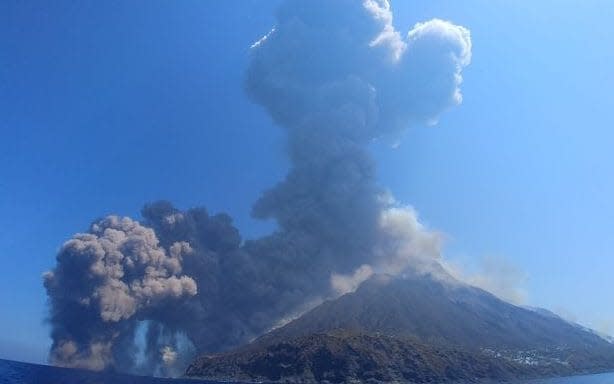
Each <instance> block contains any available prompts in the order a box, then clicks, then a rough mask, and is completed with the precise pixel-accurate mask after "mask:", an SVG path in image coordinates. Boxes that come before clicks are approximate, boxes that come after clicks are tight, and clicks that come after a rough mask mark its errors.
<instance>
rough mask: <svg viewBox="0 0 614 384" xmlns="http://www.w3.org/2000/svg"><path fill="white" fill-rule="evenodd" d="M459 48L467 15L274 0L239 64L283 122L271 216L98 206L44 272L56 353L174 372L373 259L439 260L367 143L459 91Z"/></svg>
mask: <svg viewBox="0 0 614 384" xmlns="http://www.w3.org/2000/svg"><path fill="white" fill-rule="evenodd" d="M470 57H471V42H470V38H469V31H468V30H466V29H465V28H463V27H460V26H456V25H453V24H450V23H448V22H445V21H441V20H431V21H428V22H425V23H419V24H416V25H415V26H414V28H413V29H411V31H409V33H408V34H407V35H406V36H405V37H403V36H401V34H400V33H399V32H397V31H396V30H395V28H394V27H393V25H392V13H391V11H390V8H389V4H388V3H387V2H386V1H385V0H380V1H377V0H362V1H361V0H337V1H329V0H288V1H285V2H284V3H283V4H282V5H281V7H280V8H279V10H278V13H277V23H276V25H275V27H274V28H273V29H272V30H271V31H270V32H269V33H268V34H267V35H266V36H264V37H263V38H261V39H260V40H259V41H257V42H256V43H255V44H254V45H253V46H252V48H251V63H250V66H249V68H248V71H247V76H246V90H247V93H248V95H249V97H250V98H251V99H252V100H254V102H256V103H258V104H260V105H262V106H263V107H264V108H265V109H266V110H267V111H268V112H269V113H270V115H271V117H272V118H273V120H274V122H275V123H276V124H277V125H279V126H280V127H282V128H283V129H284V130H285V131H286V133H287V137H288V141H287V150H288V156H289V158H290V161H291V168H290V171H289V173H288V175H287V176H286V178H285V179H284V180H283V181H281V182H280V183H279V184H277V185H276V186H274V187H273V188H271V189H270V190H268V191H266V192H265V193H264V194H263V195H262V196H261V198H260V199H259V200H258V201H257V202H256V203H255V204H254V207H253V215H254V216H255V217H257V218H273V219H275V220H276V221H277V223H278V229H277V231H275V232H274V233H272V234H271V235H269V236H266V237H264V238H260V239H257V240H249V241H242V239H241V237H240V235H239V232H238V230H237V229H236V228H234V227H233V225H232V221H231V219H230V217H229V216H227V215H225V214H217V215H210V214H209V213H208V212H207V211H206V210H205V209H204V208H198V209H190V210H188V211H180V210H178V209H176V208H174V207H173V206H172V205H171V204H170V203H168V202H156V203H153V204H149V205H146V206H145V208H144V209H143V211H142V216H143V221H142V223H141V224H139V223H137V222H135V221H133V220H131V219H128V218H118V217H115V216H109V217H107V218H106V219H103V220H100V221H97V222H95V223H94V224H93V225H92V228H91V229H90V231H89V232H88V233H86V234H77V235H75V236H74V237H73V239H71V240H69V241H68V242H67V243H65V244H64V246H63V247H62V249H61V250H60V252H59V254H58V256H57V266H56V268H55V269H54V270H53V271H51V272H48V273H47V274H46V275H45V287H46V288H47V292H48V295H49V297H50V303H51V314H50V323H51V325H52V338H53V346H52V350H51V354H50V356H51V361H52V363H54V364H58V365H64V366H72V367H85V368H92V369H105V368H109V369H117V370H123V371H140V372H145V373H158V374H172V373H173V372H176V369H180V365H181V364H182V362H183V364H185V361H186V358H189V356H190V355H191V354H193V353H201V352H211V351H219V350H224V349H227V348H230V347H233V346H236V345H238V344H240V343H244V342H246V341H248V340H250V339H251V338H253V337H255V336H257V335H259V334H262V333H263V332H265V331H266V330H268V329H270V328H271V327H274V326H275V325H278V324H280V323H281V322H283V321H285V320H287V319H288V318H289V317H292V316H293V315H296V314H299V313H300V312H301V311H304V310H305V309H306V308H308V307H309V306H310V305H313V304H314V303H317V302H319V301H321V300H323V299H325V298H328V297H331V296H334V295H338V294H342V293H344V292H347V291H350V290H353V289H355V288H356V286H357V285H358V284H360V282H362V281H364V280H365V279H367V278H368V277H369V276H370V275H371V274H372V273H374V272H378V271H382V272H387V273H401V272H403V271H405V270H407V268H413V269H421V268H429V266H431V265H436V263H437V259H438V258H439V250H440V243H441V242H440V239H439V236H438V235H437V234H436V233H434V232H431V231H428V230H427V229H425V228H424V227H423V226H422V225H421V224H420V223H419V221H418V219H417V216H416V214H415V213H414V211H413V210H412V209H410V208H407V207H403V206H400V205H399V204H397V203H396V202H395V201H394V199H393V198H392V197H391V195H390V194H389V193H388V192H386V191H385V190H383V189H382V188H380V187H379V186H378V185H377V182H376V175H375V166H374V164H373V161H372V159H371V157H370V156H369V154H368V152H367V146H368V144H369V143H370V142H371V141H373V140H374V139H377V138H380V137H388V138H393V139H397V138H398V137H399V136H400V135H401V133H402V132H403V131H404V130H405V129H406V128H407V127H409V126H411V125H412V124H413V125H417V124H434V123H435V122H436V121H437V118H438V116H439V114H440V113H442V112H443V111H444V110H445V109H447V108H448V107H450V106H453V105H455V104H458V103H460V101H461V95H460V91H459V86H460V83H461V80H462V79H461V70H462V68H463V67H464V66H466V65H467V64H468V63H469V61H470ZM142 327H146V331H145V345H144V346H140V345H138V343H137V342H136V341H135V340H136V339H137V333H138V332H139V329H142ZM181 340H183V342H182V341H181ZM139 348H140V351H139Z"/></svg>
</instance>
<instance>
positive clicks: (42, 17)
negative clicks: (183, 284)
mask: <svg viewBox="0 0 614 384" xmlns="http://www.w3.org/2000/svg"><path fill="white" fill-rule="evenodd" d="M277 3H278V2H277V1H271V2H262V1H255V0H254V1H226V2H216V3H212V2H197V1H194V2H190V1H183V2H172V3H171V2H163V1H154V2H147V3H145V2H142V3H139V2H126V3H119V2H117V3H115V2H98V3H93V2H89V3H87V2H69V1H58V2H51V3H43V2H40V3H39V2H34V1H32V2H17V1H6V2H3V3H2V4H0V133H1V136H0V137H1V138H2V140H0V210H1V211H2V213H3V214H2V215H0V229H1V230H0V261H1V263H2V265H3V268H2V276H3V277H2V278H1V279H0V308H2V312H1V313H2V315H1V316H0V358H14V359H24V360H30V361H37V362H41V361H44V360H45V355H46V349H47V346H48V344H49V339H48V336H47V333H48V329H47V327H46V326H45V324H44V316H45V313H46V306H45V305H46V304H45V292H44V289H43V287H42V284H41V274H42V272H44V271H45V270H48V269H50V268H51V267H52V266H53V265H54V262H55V260H54V257H55V253H56V251H57V249H58V247H59V246H60V245H61V244H62V242H63V241H65V240H66V239H67V238H69V237H70V236H71V235H72V234H73V233H74V232H77V231H81V230H85V229H87V227H88V225H89V224H90V222H91V221H92V220H93V219H95V218H97V217H100V216H103V215H106V214H109V213H117V214H121V215H129V216H133V217H138V215H139V213H138V212H139V210H140V208H141V206H142V205H143V204H144V203H145V202H148V201H152V200H156V199H161V198H164V199H168V200H171V201H173V202H174V203H175V204H176V205H177V206H178V207H181V208H187V207H190V206H196V205H205V206H206V207H207V208H209V209H210V210H211V211H226V212H228V213H230V214H231V215H232V216H233V217H234V219H235V222H236V224H237V226H238V227H239V228H240V229H241V231H242V233H243V235H244V237H247V238H249V237H255V236H257V235H260V234H263V233H266V232H267V231H270V230H271V228H272V224H271V223H266V222H265V223H263V222H260V221H256V220H253V219H252V218H250V216H249V212H250V207H251V204H252V203H253V202H254V201H255V200H256V199H257V197H258V196H259V195H260V193H261V191H263V190H264V189H266V188H268V187H270V186H271V185H273V184H274V183H275V182H276V181H277V180H279V179H281V178H282V177H283V175H284V174H285V171H286V169H287V166H288V162H287V160H286V158H285V155H284V149H283V141H284V136H283V134H282V132H281V131H280V130H279V129H278V128H277V127H275V126H274V125H273V124H272V122H271V121H270V118H269V117H268V116H267V115H266V113H265V112H264V111H263V110H261V109H260V108H259V107H257V106H255V105H253V104H251V103H250V102H249V100H247V98H246V96H245V94H244V91H243V85H242V81H243V75H244V71H245V68H246V66H247V59H248V57H247V52H248V48H249V46H250V45H251V43H253V42H254V41H255V40H257V39H258V38H259V37H260V36H261V35H263V34H264V33H266V32H267V31H268V30H269V29H270V27H271V26H272V24H273V15H274V9H275V8H276V5H277ZM393 11H394V13H395V25H396V27H397V29H399V30H400V31H403V32H404V31H407V30H409V28H410V27H411V26H412V25H413V24H414V23H415V22H418V21H422V20H426V19H430V18H433V17H438V18H443V19H448V20H451V21H453V22H455V23H457V24H461V25H464V26H466V27H467V28H469V29H470V30H471V35H472V40H473V58H472V63H471V65H470V66H469V67H468V68H466V69H465V71H464V73H463V78H464V83H463V86H462V89H463V95H464V99H463V104H462V105H461V106H460V107H457V108H454V109H453V110H451V111H449V112H448V113H446V114H445V115H444V116H443V117H442V119H441V120H440V122H439V124H438V125H437V126H436V127H413V128H412V129H410V131H409V132H408V133H407V134H406V135H405V137H404V138H403V140H402V142H401V145H400V146H399V147H398V148H396V149H391V148H390V147H388V146H385V145H380V144H378V145H374V148H373V150H374V153H375V156H376V159H377V162H378V167H379V175H380V180H381V184H382V185H384V186H386V187H388V188H389V189H390V190H391V191H393V192H394V194H395V196H396V197H397V198H398V199H399V200H400V201H402V202H404V203H408V204H411V205H413V206H414V207H415V208H416V209H417V210H418V211H419V212H420V216H421V218H422V220H423V221H424V222H426V223H427V224H428V225H429V226H430V227H431V228H434V229H437V230H439V231H442V232H444V233H445V234H446V237H447V247H446V251H445V253H446V256H447V257H448V258H450V259H452V260H454V261H456V262H458V263H461V264H466V265H468V266H469V267H468V268H471V267H472V266H473V267H477V266H479V264H480V260H481V259H483V258H487V257H495V258H498V259H502V260H506V263H509V264H510V265H513V266H514V267H515V268H517V269H518V270H520V271H522V273H523V274H524V275H525V276H526V278H527V279H526V282H525V283H524V284H525V286H524V288H525V289H526V291H527V292H528V298H527V304H530V305H536V306H543V307H546V308H549V309H552V310H555V311H558V312H560V313H563V314H565V315H567V316H573V317H574V318H575V319H576V320H578V321H580V322H582V323H583V324H587V325H590V326H594V327H598V328H601V329H607V327H608V326H609V327H610V328H609V329H610V332H612V333H614V309H613V307H612V305H611V297H612V288H613V285H612V282H611V274H612V271H613V270H614V259H613V258H612V257H611V253H612V252H613V251H614V237H612V236H611V234H610V231H611V229H612V225H611V224H610V222H609V219H611V218H612V217H614V202H613V201H612V199H611V196H613V195H614V193H613V192H614V180H613V179H612V177H611V175H612V174H614V172H613V171H614V153H612V150H611V148H612V147H613V144H614V132H613V131H612V129H611V127H613V126H614V110H613V108H612V106H614V97H613V96H612V93H611V90H612V89H614V77H612V76H611V74H610V72H611V63H612V61H613V58H614V42H613V41H612V37H611V36H614V26H612V24H611V22H610V20H609V18H608V16H607V15H608V14H612V12H614V4H612V3H611V2H607V1H583V2H579V1H575V2H572V1H556V2H555V1H540V2H531V1H516V2H504V1H487V0H483V1H467V2H462V3H461V2H457V1H428V2H427V1H423V2H405V1H403V2H401V1H398V2H396V3H393Z"/></svg>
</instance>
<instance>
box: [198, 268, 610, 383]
mask: <svg viewBox="0 0 614 384" xmlns="http://www.w3.org/2000/svg"><path fill="white" fill-rule="evenodd" d="M438 276H440V277H438V278H435V277H433V276H432V275H417V274H413V275H406V276H404V277H403V278H392V277H389V276H374V277H372V278H371V279H370V280H368V281H366V282H365V283H363V284H362V285H361V286H360V287H359V289H358V290H357V291H356V292H353V293H350V294H347V295H344V296H342V297H340V298H338V299H336V300H332V301H328V302H325V303H323V304H322V305H320V306H318V307H316V308H314V309H313V310H311V311H310V312H307V313H306V314H304V315H303V316H301V317H300V318H298V319H296V320H294V321H292V322H290V323H289V324H287V325H285V326H283V327H281V328H278V329H276V330H274V331H272V332H269V333H268V334H266V335H264V336H262V337H260V338H259V339H257V340H256V341H254V342H253V343H251V344H249V345H247V346H244V347H242V348H239V349H237V350H235V351H231V352H229V353H224V354H218V355H213V356H204V357H201V358H199V359H197V360H196V361H195V362H194V363H193V364H192V365H191V366H190V367H189V368H188V371H187V375H189V376H198V377H206V378H215V379H231V380H248V381H291V382H322V381H329V382H351V381H361V382H364V381H376V382H389V381H404V382H420V383H422V382H431V381H441V382H446V381H448V382H450V381H458V380H463V381H471V380H474V379H483V378H492V379H510V378H516V377H540V376H554V375H568V374H576V373H583V372H599V371H605V370H612V369H614V346H613V345H612V344H611V343H609V342H607V341H606V340H604V339H602V338H601V337H599V336H598V335H596V334H594V333H593V332H590V331H587V330H585V329H582V328H580V327H578V326H576V325H574V324H571V323H568V322H566V321H564V320H562V319H560V318H559V317H557V316H553V315H551V314H549V313H547V312H541V311H535V310H529V309H525V308H521V307H518V306H514V305H512V304H509V303H506V302H504V301H502V300H500V299H498V298H497V297H495V296H493V295H491V294H490V293H487V292H485V291H483V290H481V289H478V288H475V287H471V286H468V285H466V284H462V283H460V282H458V281H456V280H454V279H452V278H451V277H449V276H445V275H443V274H438ZM441 276H443V278H442V277H441Z"/></svg>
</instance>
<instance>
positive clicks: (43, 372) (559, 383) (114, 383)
mask: <svg viewBox="0 0 614 384" xmlns="http://www.w3.org/2000/svg"><path fill="white" fill-rule="evenodd" d="M203 383H209V384H212V383H213V382H207V381H200V380H188V379H162V378H153V377H143V376H129V375H116V374H108V373H97V372H89V371H82V370H75V369H63V368H56V367H49V366H45V365H36V364H27V363H19V362H14V361H7V360H1V359H0V384H203ZM224 384H229V383H224ZM507 384H511V383H507ZM518 384H614V373H607V374H600V375H589V376H574V377H563V378H556V379H545V380H531V381H528V382H527V381H523V382H519V383H518Z"/></svg>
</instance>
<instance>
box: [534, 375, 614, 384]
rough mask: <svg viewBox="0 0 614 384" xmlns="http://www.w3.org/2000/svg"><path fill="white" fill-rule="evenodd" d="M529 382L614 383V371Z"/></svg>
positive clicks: (543, 383)
mask: <svg viewBox="0 0 614 384" xmlns="http://www.w3.org/2000/svg"><path fill="white" fill-rule="evenodd" d="M528 384H614V373H604V374H600V375H588V376H572V377H560V378H556V379H544V380H532V381H530V382H529V383H528Z"/></svg>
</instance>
